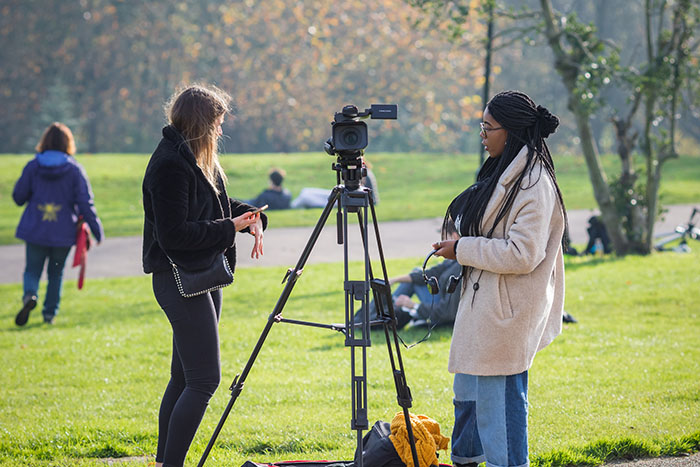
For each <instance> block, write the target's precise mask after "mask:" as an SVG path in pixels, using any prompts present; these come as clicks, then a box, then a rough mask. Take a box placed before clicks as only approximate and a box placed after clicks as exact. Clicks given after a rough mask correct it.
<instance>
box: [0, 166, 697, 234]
mask: <svg viewBox="0 0 700 467" xmlns="http://www.w3.org/2000/svg"><path fill="white" fill-rule="evenodd" d="M368 158H369V160H370V161H371V163H372V165H373V171H374V173H375V175H376V177H377V182H378V185H379V196H380V203H379V205H378V206H377V215H378V218H379V219H382V221H395V220H408V219H422V218H428V217H440V216H443V215H444V213H445V209H446V208H447V205H448V204H449V202H450V201H451V200H452V198H454V196H456V195H457V194H458V193H459V192H461V191H462V190H463V189H464V188H466V187H467V186H469V185H470V184H471V183H472V182H473V180H474V173H475V171H476V169H477V167H478V157H477V156H475V155H455V154H396V153H379V154H374V153H370V154H369V156H368ZM29 159H30V156H17V155H0V244H8V243H15V242H17V240H16V239H15V238H14V232H15V228H16V227H17V223H18V222H19V218H20V216H21V215H22V212H23V208H19V207H17V206H16V205H15V204H14V202H13V201H12V197H11V194H12V189H13V187H14V184H15V182H16V181H17V179H18V178H19V176H20V174H21V173H22V168H23V167H24V165H25V164H26V163H27V161H28V160H29ZM78 161H79V162H80V163H81V164H82V165H83V166H84V167H85V170H86V171H87V173H88V176H89V177H90V181H91V184H92V188H93V191H94V194H95V205H96V206H97V210H98V213H99V215H100V217H101V218H102V222H103V224H104V227H105V231H106V235H107V236H108V237H115V236H124V235H139V234H140V233H141V228H142V226H143V209H142V207H141V180H142V177H143V173H144V170H145V167H146V164H147V163H148V155H143V154H98V155H89V154H88V155H79V156H78ZM334 161H335V159H334V158H332V157H330V156H328V155H326V154H322V153H304V154H254V155H253V154H233V155H225V156H223V157H222V164H223V166H224V169H225V170H226V173H227V175H228V177H229V194H230V195H231V196H233V197H234V198H240V199H250V198H253V197H254V196H256V195H257V194H258V193H259V192H260V191H261V190H262V189H263V188H264V187H266V186H267V184H268V180H267V172H268V170H269V168H270V167H272V166H279V167H282V168H284V169H285V170H286V171H287V181H286V182H285V186H287V188H289V189H290V190H291V192H292V194H293V195H294V196H296V195H298V194H299V192H300V191H301V188H302V187H308V186H314V187H327V188H329V189H330V188H332V187H333V186H334V185H335V184H336V178H335V177H336V175H335V172H334V171H333V170H331V164H332V163H333V162H334ZM603 161H604V163H605V164H606V167H607V168H608V173H609V174H612V173H616V170H615V167H616V166H617V162H616V158H615V156H606V157H604V158H603ZM556 164H557V174H558V179H559V183H560V185H561V188H562V192H563V194H564V199H565V201H566V205H567V208H568V209H590V208H594V207H595V206H596V204H595V201H594V199H593V194H592V188H591V184H590V181H589V179H588V174H587V169H586V166H585V163H584V161H583V158H581V157H574V156H569V157H561V158H559V159H557V160H556ZM698 180H700V156H683V157H681V158H679V159H678V160H672V161H670V162H669V163H668V164H667V165H666V166H665V167H664V178H663V182H662V187H661V188H662V189H661V203H662V204H679V203H694V202H697V201H698V200H699V199H700V183H698ZM319 212H320V209H307V210H293V211H281V212H278V213H276V214H275V225H276V226H278V227H288V226H299V225H314V224H315V223H316V221H317V220H318V216H319Z"/></svg>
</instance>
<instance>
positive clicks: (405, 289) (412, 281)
mask: <svg viewBox="0 0 700 467" xmlns="http://www.w3.org/2000/svg"><path fill="white" fill-rule="evenodd" d="M447 230H448V233H449V234H450V235H456V233H457V232H456V230H454V226H453V225H450V226H448V229H447ZM461 271H462V266H461V265H460V264H459V263H458V262H457V261H455V260H452V259H447V260H444V261H442V262H441V263H439V264H437V265H435V266H433V267H431V268H428V269H426V270H425V276H426V277H428V278H430V277H436V278H437V280H438V284H439V292H438V293H437V294H435V295H433V294H431V293H430V291H429V290H428V286H427V284H426V283H425V278H424V277H423V269H421V268H414V269H413V270H412V271H411V272H410V273H408V274H405V275H403V276H398V277H393V278H390V279H389V284H390V285H394V284H399V286H398V287H397V288H396V289H395V290H394V291H393V292H392V294H391V297H392V300H393V302H394V313H395V314H396V321H397V322H396V325H397V326H396V327H397V328H398V329H401V328H403V327H404V326H406V325H409V324H410V325H411V326H421V325H436V324H437V325H447V324H449V325H450V326H451V325H452V324H453V323H454V321H455V316H457V307H458V305H459V296H460V291H461V287H462V283H461V280H460V282H459V283H458V284H457V287H456V288H455V290H454V292H452V293H448V292H447V289H448V284H449V282H450V277H452V276H454V277H459V275H460V273H461ZM414 296H415V297H417V298H418V300H420V302H415V301H414V300H413V297H414ZM384 309H385V312H388V310H387V309H386V307H385V308H384ZM376 317H377V310H376V306H375V303H374V300H373V301H371V302H370V304H369V318H370V321H371V320H374V319H376ZM362 319H363V309H362V308H360V309H359V310H358V311H357V312H356V313H355V316H354V322H355V323H362Z"/></svg>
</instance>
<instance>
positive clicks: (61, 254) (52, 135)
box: [12, 122, 104, 326]
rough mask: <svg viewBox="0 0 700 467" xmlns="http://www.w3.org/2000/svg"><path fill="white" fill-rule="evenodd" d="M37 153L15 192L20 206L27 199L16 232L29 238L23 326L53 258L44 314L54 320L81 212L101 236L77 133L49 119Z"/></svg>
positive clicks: (19, 320)
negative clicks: (78, 154)
mask: <svg viewBox="0 0 700 467" xmlns="http://www.w3.org/2000/svg"><path fill="white" fill-rule="evenodd" d="M36 151H37V154H36V156H34V158H33V159H32V160H31V161H29V163H28V164H27V165H26V166H25V167H24V170H23V171H22V176H21V177H20V178H19V180H17V183H16V184H15V188H14V190H13V192H12V198H13V199H14V200H15V203H17V205H18V206H22V205H23V204H25V203H26V204H27V207H26V208H25V210H24V213H23V214H22V218H21V219H20V221H19V225H18V226H17V233H16V236H17V238H19V239H22V240H24V241H25V242H26V266H25V269H24V296H23V299H22V308H21V309H20V310H19V312H18V313H17V316H16V317H15V324H17V326H24V325H25V324H26V323H27V320H28V319H29V313H30V312H31V311H32V309H34V307H36V304H37V296H38V292H39V279H40V278H41V273H42V271H43V269H44V263H46V262H47V260H48V266H47V267H46V273H47V276H48V285H47V286H46V297H45V298H44V307H43V310H42V315H43V317H44V322H45V323H47V324H53V322H54V318H55V317H56V314H57V313H58V307H59V304H60V302H61V287H62V285H63V269H64V267H65V264H66V258H67V257H68V253H69V252H70V249H71V246H73V245H74V244H75V240H76V231H77V226H78V220H79V218H80V216H82V217H83V219H85V221H86V222H87V224H88V225H89V226H90V230H91V231H92V234H93V235H94V236H95V238H96V239H97V241H98V242H100V241H102V237H103V235H104V234H103V232H102V223H101V222H100V219H99V218H98V217H97V211H96V210H95V205H94V203H93V199H92V189H91V188H90V182H89V180H88V177H87V174H86V173H85V170H84V169H83V167H82V166H81V165H80V164H78V162H77V161H76V160H75V159H74V158H73V155H74V154H75V140H74V139H73V133H72V132H71V131H70V128H68V127H67V126H66V125H64V124H63V123H59V122H55V123H52V124H51V125H49V127H48V128H47V129H46V130H45V131H44V134H43V135H42V137H41V140H39V144H37V146H36Z"/></svg>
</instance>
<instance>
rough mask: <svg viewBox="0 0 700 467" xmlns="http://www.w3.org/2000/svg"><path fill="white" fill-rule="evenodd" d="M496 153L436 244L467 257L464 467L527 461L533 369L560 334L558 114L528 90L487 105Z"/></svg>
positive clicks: (563, 223) (459, 349)
mask: <svg viewBox="0 0 700 467" xmlns="http://www.w3.org/2000/svg"><path fill="white" fill-rule="evenodd" d="M480 125H481V133H480V135H481V138H482V143H483V145H484V147H485V148H486V151H487V152H488V154H489V157H488V159H487V160H486V161H485V162H484V164H483V165H482V167H481V168H480V170H479V174H478V176H477V181H476V183H474V184H473V185H471V186H470V187H469V188H467V189H466V190H464V191H463V192H462V193H461V194H460V195H458V196H457V197H456V198H455V199H454V200H453V201H452V203H450V205H449V207H448V208H447V213H446V214H445V220H444V224H443V225H444V226H446V225H448V224H449V223H452V222H453V223H454V224H455V227H456V228H457V231H458V232H459V236H460V238H459V239H458V240H447V239H446V238H447V237H446V235H445V230H446V229H445V228H444V227H443V240H442V241H440V242H436V243H434V244H433V248H434V249H436V250H437V253H436V254H437V255H438V256H443V257H445V258H450V259H456V260H457V261H458V262H459V263H460V264H461V265H462V275H463V280H462V295H461V299H460V304H459V311H458V312H457V317H456V320H455V325H454V332H453V336H452V344H451V347H450V358H449V367H448V368H449V371H450V372H451V373H454V374H455V378H454V394H455V397H454V406H455V423H454V430H453V433H452V461H453V462H454V463H455V465H458V466H476V465H477V464H478V463H480V462H484V461H486V463H487V466H526V465H528V464H529V461H528V444H527V408H528V402H527V387H528V370H529V368H530V367H531V366H532V362H533V359H534V358H535V354H536V353H537V352H538V351H539V350H541V349H543V348H544V347H546V346H547V345H548V344H549V343H551V342H552V341H553V340H554V338H555V337H556V336H557V335H559V333H560V332H561V323H562V313H563V309H564V260H563V247H564V238H565V235H564V232H565V230H566V228H567V218H566V209H565V208H564V201H563V199H562V195H561V191H560V190H559V186H558V185H557V181H556V176H555V173H554V163H553V161H552V156H551V154H550V152H549V148H548V147H547V144H546V143H545V141H544V140H545V138H547V137H548V136H549V135H550V134H552V133H554V131H555V130H556V128H557V126H558V125H559V119H558V118H557V117H556V116H554V115H552V114H551V113H550V112H549V111H548V110H547V109H546V108H544V107H542V106H539V105H536V104H535V103H534V102H533V101H532V99H530V98H529V97H528V96H527V95H525V94H523V93H522V92H518V91H505V92H501V93H499V94H497V95H495V96H494V97H493V98H492V99H491V100H490V101H489V102H488V104H487V105H486V109H485V110H484V114H483V121H482V122H481V123H480Z"/></svg>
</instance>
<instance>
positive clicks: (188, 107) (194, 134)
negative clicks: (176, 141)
mask: <svg viewBox="0 0 700 467" xmlns="http://www.w3.org/2000/svg"><path fill="white" fill-rule="evenodd" d="M230 102H231V96H229V95H228V94H227V93H226V92H224V91H222V90H221V89H219V88H217V87H216V86H204V85H192V86H187V87H185V88H183V89H181V90H179V91H177V92H176V93H175V94H173V96H172V97H171V98H170V100H169V101H168V103H167V104H166V107H165V113H166V117H167V119H168V122H169V123H170V124H171V125H173V126H174V127H175V128H177V130H178V131H180V133H182V135H183V136H184V137H185V142H186V143H187V145H188V146H189V147H190V149H191V150H192V153H193V154H194V157H195V160H196V161H197V165H198V166H199V168H200V169H202V172H203V173H204V176H205V177H206V178H207V180H208V181H209V183H210V184H211V186H212V187H213V188H214V191H215V192H216V193H217V194H219V187H218V185H217V178H218V177H221V179H222V180H223V181H224V182H226V174H225V173H224V170H223V169H222V167H221V164H220V163H219V155H218V154H217V151H216V150H217V145H218V142H219V134H218V125H217V123H216V122H217V120H218V119H219V118H221V117H222V116H223V115H224V114H226V113H228V112H229V111H230V110H231V108H230Z"/></svg>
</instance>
